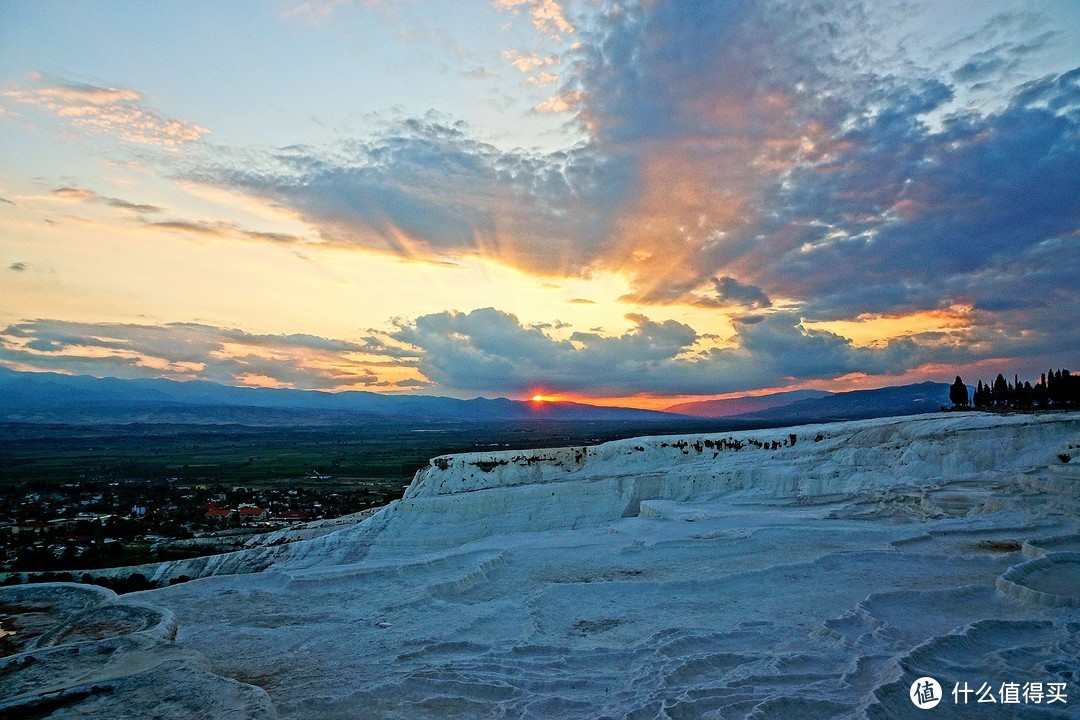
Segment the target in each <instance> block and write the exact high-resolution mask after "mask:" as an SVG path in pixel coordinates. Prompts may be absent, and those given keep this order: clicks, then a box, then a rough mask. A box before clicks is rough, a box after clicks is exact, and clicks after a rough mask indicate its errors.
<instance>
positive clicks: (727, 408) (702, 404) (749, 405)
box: [665, 390, 832, 418]
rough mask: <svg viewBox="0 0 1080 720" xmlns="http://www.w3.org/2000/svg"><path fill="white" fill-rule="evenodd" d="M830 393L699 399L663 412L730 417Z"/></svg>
mask: <svg viewBox="0 0 1080 720" xmlns="http://www.w3.org/2000/svg"><path fill="white" fill-rule="evenodd" d="M828 395H832V393H830V392H826V391H825V390H792V391H790V392H778V393H768V394H766V395H743V396H741V397H735V398H727V399H724V400H701V401H698V402H685V403H679V404H678V405H672V406H671V407H669V408H665V412H671V413H679V414H680V415H693V416H695V417H709V418H717V417H731V416H732V415H746V414H749V413H755V412H760V411H762V410H768V409H769V408H774V407H779V406H782V405H790V404H791V403H793V402H798V401H800V400H811V399H814V398H821V397H826V396H828Z"/></svg>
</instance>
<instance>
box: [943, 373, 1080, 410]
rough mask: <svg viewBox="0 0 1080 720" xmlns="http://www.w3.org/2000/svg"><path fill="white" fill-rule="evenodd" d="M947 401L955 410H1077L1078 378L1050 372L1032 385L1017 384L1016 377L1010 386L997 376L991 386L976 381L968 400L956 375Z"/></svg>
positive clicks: (962, 382) (1079, 388)
mask: <svg viewBox="0 0 1080 720" xmlns="http://www.w3.org/2000/svg"><path fill="white" fill-rule="evenodd" d="M949 401H950V402H952V404H953V406H954V407H969V406H971V407H974V408H975V409H976V410H990V409H1007V408H1016V409H1029V408H1040V409H1043V408H1051V407H1059V408H1063V407H1077V406H1080V375H1071V374H1070V373H1069V371H1068V370H1065V369H1061V370H1056V371H1055V370H1053V369H1051V370H1050V371H1049V372H1046V373H1043V374H1042V376H1040V378H1039V380H1038V382H1036V383H1035V384H1034V385H1032V384H1031V382H1030V381H1028V380H1025V381H1024V382H1020V377H1019V376H1018V375H1014V376H1013V382H1009V381H1008V380H1006V379H1005V376H1004V375H1002V374H1001V373H998V376H997V377H996V378H995V379H994V382H993V383H984V382H983V381H982V380H979V382H978V385H976V387H975V393H974V394H973V395H972V396H971V397H970V398H969V397H968V388H967V385H965V384H964V381H963V380H961V379H960V376H959V375H957V376H956V382H954V383H953V384H952V385H951V386H950V387H949Z"/></svg>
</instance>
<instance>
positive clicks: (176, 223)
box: [143, 220, 305, 245]
mask: <svg viewBox="0 0 1080 720" xmlns="http://www.w3.org/2000/svg"><path fill="white" fill-rule="evenodd" d="M143 227H146V228H150V229H153V230H168V231H171V232H177V233H180V234H181V235H195V236H199V237H207V238H216V239H222V240H250V241H255V242H270V243H275V244H279V245H296V244H299V243H303V242H305V241H304V238H301V237H299V236H297V235H290V234H288V233H277V232H261V231H256V230H246V229H244V228H241V227H240V226H238V225H237V224H236V223H233V222H227V221H223V220H218V221H206V220H162V221H159V222H144V223H143Z"/></svg>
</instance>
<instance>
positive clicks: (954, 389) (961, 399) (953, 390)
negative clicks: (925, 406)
mask: <svg viewBox="0 0 1080 720" xmlns="http://www.w3.org/2000/svg"><path fill="white" fill-rule="evenodd" d="M949 400H950V401H951V402H952V404H953V406H954V407H967V406H968V389H967V385H965V384H964V381H963V380H961V379H960V376H959V375H957V376H956V382H954V383H953V384H952V386H951V387H950V388H949Z"/></svg>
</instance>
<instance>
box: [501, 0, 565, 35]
mask: <svg viewBox="0 0 1080 720" xmlns="http://www.w3.org/2000/svg"><path fill="white" fill-rule="evenodd" d="M492 5H493V6H494V7H495V8H496V9H498V10H511V11H513V12H518V11H519V9H520V8H525V10H526V11H527V12H528V14H529V19H530V22H532V25H533V27H534V28H536V30H537V31H538V32H540V33H543V34H545V35H547V36H549V37H552V38H555V39H560V38H561V35H560V33H565V34H571V33H573V32H574V26H573V25H571V24H570V21H569V20H567V18H566V13H565V12H564V10H563V8H562V5H560V4H559V3H558V2H556V0H493V2H492Z"/></svg>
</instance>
